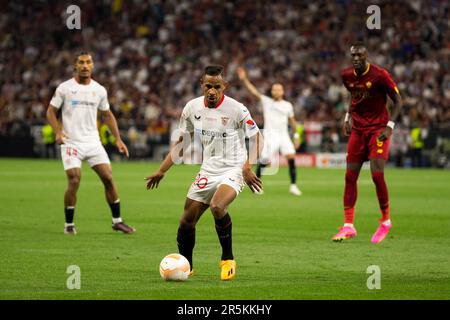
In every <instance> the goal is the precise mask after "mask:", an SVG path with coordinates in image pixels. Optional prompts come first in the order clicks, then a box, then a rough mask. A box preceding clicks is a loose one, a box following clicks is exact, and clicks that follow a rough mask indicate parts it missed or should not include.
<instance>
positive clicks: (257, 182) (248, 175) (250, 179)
mask: <svg viewBox="0 0 450 320" xmlns="http://www.w3.org/2000/svg"><path fill="white" fill-rule="evenodd" d="M242 175H243V178H244V181H245V183H246V184H247V185H248V186H249V188H250V190H252V192H253V193H255V192H261V191H262V189H263V188H262V181H261V179H259V178H258V177H257V176H256V174H255V173H254V172H253V171H252V170H251V169H244V170H243V171H242Z"/></svg>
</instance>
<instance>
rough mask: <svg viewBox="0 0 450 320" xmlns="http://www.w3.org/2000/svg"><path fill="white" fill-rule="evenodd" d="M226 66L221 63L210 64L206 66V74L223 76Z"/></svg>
mask: <svg viewBox="0 0 450 320" xmlns="http://www.w3.org/2000/svg"><path fill="white" fill-rule="evenodd" d="M223 70H224V67H223V66H221V65H210V66H207V67H206V68H205V75H207V76H222V77H223Z"/></svg>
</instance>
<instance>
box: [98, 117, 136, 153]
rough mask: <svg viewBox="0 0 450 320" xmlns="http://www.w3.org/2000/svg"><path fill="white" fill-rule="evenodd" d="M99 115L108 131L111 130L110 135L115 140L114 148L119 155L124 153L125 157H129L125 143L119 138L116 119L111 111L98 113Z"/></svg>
mask: <svg viewBox="0 0 450 320" xmlns="http://www.w3.org/2000/svg"><path fill="white" fill-rule="evenodd" d="M100 114H101V115H102V117H103V121H105V123H106V125H107V126H108V128H109V130H111V134H112V135H113V136H114V138H116V147H117V149H118V150H119V152H120V153H124V154H125V155H126V156H127V157H128V156H129V155H130V154H129V152H128V148H127V146H126V145H125V143H124V142H123V141H122V138H121V137H120V132H119V127H118V126H117V121H116V117H114V114H113V113H112V111H111V110H105V111H100Z"/></svg>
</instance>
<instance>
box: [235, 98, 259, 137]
mask: <svg viewBox="0 0 450 320" xmlns="http://www.w3.org/2000/svg"><path fill="white" fill-rule="evenodd" d="M238 128H239V129H242V130H244V132H245V136H246V137H247V138H251V137H253V136H254V135H255V134H257V133H258V132H259V128H258V126H257V125H256V123H255V121H254V120H253V118H252V116H251V115H250V112H249V111H248V109H247V107H246V106H244V105H242V106H241V107H240V111H239V113H238Z"/></svg>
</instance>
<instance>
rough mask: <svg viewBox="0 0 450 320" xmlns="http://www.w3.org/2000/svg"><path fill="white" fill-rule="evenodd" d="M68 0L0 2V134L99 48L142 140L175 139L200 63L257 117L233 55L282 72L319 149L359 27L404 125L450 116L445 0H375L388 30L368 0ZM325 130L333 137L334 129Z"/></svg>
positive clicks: (265, 74) (445, 120)
mask: <svg viewBox="0 0 450 320" xmlns="http://www.w3.org/2000/svg"><path fill="white" fill-rule="evenodd" d="M70 4H72V3H71V1H55V2H46V1H31V0H28V1H27V0H25V1H6V2H4V3H3V6H2V10H1V13H0V134H6V133H7V131H9V133H11V128H12V129H14V130H13V132H15V133H17V134H21V133H23V131H21V130H20V132H18V131H17V130H16V129H17V125H14V124H15V123H16V124H17V121H23V120H25V121H26V125H42V124H44V123H45V108H46V107H47V105H48V102H49V100H50V98H51V96H52V95H53V93H54V90H55V85H56V84H57V83H60V82H62V81H64V80H66V79H67V78H69V77H70V76H71V75H72V69H71V67H70V65H71V64H72V60H73V57H74V55H75V54H76V53H78V52H79V51H81V49H85V50H90V51H91V52H92V54H93V56H94V60H95V61H96V66H95V70H94V78H95V79H96V80H97V81H99V82H100V83H102V84H103V85H104V86H105V87H106V88H107V89H108V93H109V99H110V102H111V108H112V110H113V112H114V113H115V115H116V117H117V118H118V121H119V126H120V128H121V130H123V132H124V135H125V136H126V135H128V134H127V132H128V133H129V136H130V141H131V142H132V143H137V144H139V146H140V147H139V148H141V149H142V148H144V146H143V145H142V140H144V141H150V143H151V145H153V144H157V143H168V139H166V137H167V133H168V132H169V131H170V130H171V129H170V123H171V122H172V121H173V120H174V119H177V117H179V112H180V111H181V109H182V108H183V106H184V104H185V103H186V102H187V101H188V100H190V99H191V98H193V97H195V96H197V95H200V94H201V93H200V88H199V78H200V76H201V72H202V69H203V67H204V66H206V65H207V64H208V63H220V64H223V65H224V66H225V67H226V70H227V74H226V76H227V79H228V80H229V81H230V88H229V90H228V92H227V94H228V95H230V96H232V97H235V98H236V99H237V100H239V101H243V102H244V103H245V104H246V105H247V106H248V107H249V109H250V111H251V112H252V114H253V115H254V118H255V121H257V122H259V120H258V119H262V117H261V110H260V109H258V108H256V102H255V101H253V100H252V99H251V98H250V97H249V96H248V94H247V93H246V92H245V90H242V88H240V83H239V81H237V79H236V76H235V70H236V67H237V66H239V65H242V66H244V67H246V68H247V70H248V71H249V77H251V79H252V81H253V82H254V83H255V84H256V85H257V86H258V88H263V89H264V88H265V89H266V90H268V89H269V88H270V85H271V83H272V82H275V81H279V82H281V83H283V84H284V85H285V90H286V99H287V100H289V101H292V102H293V103H294V106H295V108H296V110H295V111H296V114H297V115H299V114H304V125H305V134H306V137H305V138H306V139H305V140H306V142H307V143H308V148H311V151H317V150H319V149H320V146H321V145H322V141H321V139H322V128H324V127H330V128H339V127H340V123H341V122H340V121H341V120H342V117H343V115H344V113H345V109H346V106H347V105H348V96H347V94H346V92H345V90H344V88H343V86H342V84H341V80H340V77H339V72H340V70H341V69H342V68H344V67H345V66H348V65H350V60H349V57H348V56H347V52H348V47H349V45H350V44H351V43H352V42H353V41H355V40H357V39H359V38H363V39H365V42H366V44H367V47H368V50H369V60H370V61H371V62H373V63H376V64H380V65H382V66H383V67H386V68H387V69H388V70H389V71H390V72H391V73H392V75H393V77H394V79H395V81H396V82H397V84H398V87H399V89H400V92H401V94H402V96H403V97H404V101H405V108H404V110H403V112H402V114H401V116H400V118H399V119H397V126H400V125H402V126H404V127H405V128H410V125H411V121H412V120H413V118H412V117H413V116H414V115H417V114H420V115H421V117H422V118H423V121H424V123H427V125H430V126H431V125H433V126H434V128H436V130H438V131H439V132H448V128H449V127H450V72H449V69H450V64H449V62H448V61H450V32H449V23H448V17H449V2H448V1H445V0H436V1H431V2H430V1H428V2H427V1H383V0H382V1H378V2H377V4H378V5H379V6H380V7H381V12H382V28H383V29H382V30H381V31H376V30H375V31H371V30H368V29H367V28H366V27H365V23H366V19H367V15H366V9H367V3H365V2H364V1H349V0H336V1H307V0H299V1H288V0H281V1H268V0H266V1H257V2H254V1H246V0H238V1H226V0H224V1H215V0H193V1H176V0H166V1H161V0H156V1H143V0H136V1H121V0H104V1H88V0H80V1H78V2H77V5H79V6H80V8H81V12H82V29H81V30H68V29H67V28H66V26H65V20H64V19H65V10H66V8H67V6H68V5H70ZM62 66H64V67H62ZM65 66H69V67H65ZM333 130H335V129H333ZM326 134H328V132H326ZM336 135H337V136H338V137H339V141H338V144H337V145H336V144H335V150H337V151H343V150H342V144H343V143H344V142H345V137H343V136H342V134H341V131H340V130H336V134H334V133H333V138H332V140H333V141H335V137H336ZM324 137H325V139H328V142H327V143H328V144H327V148H328V147H329V142H331V140H330V138H329V137H327V136H326V135H324ZM340 145H341V146H340ZM142 150H143V149H142Z"/></svg>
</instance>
